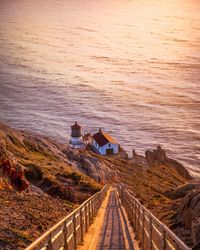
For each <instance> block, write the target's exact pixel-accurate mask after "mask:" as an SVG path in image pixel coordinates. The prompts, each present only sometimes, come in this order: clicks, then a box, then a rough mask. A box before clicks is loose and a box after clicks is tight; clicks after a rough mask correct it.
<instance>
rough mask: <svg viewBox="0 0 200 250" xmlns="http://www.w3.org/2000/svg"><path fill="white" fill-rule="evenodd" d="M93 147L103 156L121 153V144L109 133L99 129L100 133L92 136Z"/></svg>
mask: <svg viewBox="0 0 200 250" xmlns="http://www.w3.org/2000/svg"><path fill="white" fill-rule="evenodd" d="M92 138H93V140H92V145H93V147H94V149H95V150H96V151H97V152H98V153H99V154H101V155H113V154H118V153H119V144H118V143H117V142H116V141H115V140H114V139H113V138H112V137H111V136H110V135H109V134H107V133H105V132H103V131H102V130H101V129H99V132H98V133H96V134H94V135H93V136H92Z"/></svg>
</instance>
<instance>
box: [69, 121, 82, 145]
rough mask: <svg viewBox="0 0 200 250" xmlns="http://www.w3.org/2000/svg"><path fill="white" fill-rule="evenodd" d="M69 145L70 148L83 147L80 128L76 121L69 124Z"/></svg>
mask: <svg viewBox="0 0 200 250" xmlns="http://www.w3.org/2000/svg"><path fill="white" fill-rule="evenodd" d="M69 143H70V146H71V147H72V148H80V149H81V148H83V137H82V128H81V126H79V125H78V123H77V122H75V124H74V125H73V126H71V138H70V141H69Z"/></svg>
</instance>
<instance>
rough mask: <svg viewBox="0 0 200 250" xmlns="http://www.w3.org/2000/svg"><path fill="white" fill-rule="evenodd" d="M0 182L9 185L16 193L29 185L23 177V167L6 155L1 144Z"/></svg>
mask: <svg viewBox="0 0 200 250" xmlns="http://www.w3.org/2000/svg"><path fill="white" fill-rule="evenodd" d="M0 181H1V182H6V183H7V184H9V185H11V186H12V188H13V189H15V190H16V191H23V190H25V189H26V188H27V187H28V185H29V184H28V182H27V180H26V179H25V176H24V168H23V166H21V165H20V164H19V163H16V162H15V161H14V160H13V159H12V156H11V155H8V154H7V153H6V150H5V147H4V145H3V144H0Z"/></svg>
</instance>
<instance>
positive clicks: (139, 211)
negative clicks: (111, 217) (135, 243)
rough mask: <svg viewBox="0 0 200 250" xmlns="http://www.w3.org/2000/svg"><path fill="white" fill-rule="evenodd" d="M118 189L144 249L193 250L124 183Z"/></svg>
mask: <svg viewBox="0 0 200 250" xmlns="http://www.w3.org/2000/svg"><path fill="white" fill-rule="evenodd" d="M117 191H118V195H119V198H120V200H121V204H122V206H124V208H125V209H126V211H127V214H128V217H129V219H130V221H131V223H132V225H133V227H134V230H135V233H136V237H137V239H138V240H139V242H140V244H141V248H142V250H152V249H157V250H192V248H189V247H188V246H187V245H186V244H185V243H184V242H183V241H182V240H181V239H180V238H178V237H177V236H176V235H175V234H174V233H173V232H172V231H171V230H170V229H169V228H168V227H167V226H166V225H165V224H163V223H162V222H161V221H159V220H158V219H157V218H156V217H155V216H154V215H153V214H152V213H151V212H150V211H149V210H148V209H146V208H145V207H144V206H143V205H142V204H141V203H140V202H139V200H137V199H136V198H135V197H134V196H132V195H131V194H130V193H129V192H128V191H126V190H124V188H123V187H122V185H117Z"/></svg>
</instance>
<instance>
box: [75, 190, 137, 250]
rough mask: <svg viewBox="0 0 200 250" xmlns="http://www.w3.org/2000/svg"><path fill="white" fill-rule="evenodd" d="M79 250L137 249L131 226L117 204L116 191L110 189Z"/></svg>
mask: <svg viewBox="0 0 200 250" xmlns="http://www.w3.org/2000/svg"><path fill="white" fill-rule="evenodd" d="M78 249H79V250H108V249H109V250H138V249H139V248H138V246H137V242H136V241H135V240H134V234H133V231H132V227H131V226H130V225H129V223H128V218H127V216H126V213H125V211H124V209H123V208H122V207H121V205H120V204H119V199H118V197H117V191H116V190H115V189H111V190H109V192H108V195H107V197H106V199H105V200H104V202H103V204H102V206H101V208H100V210H99V212H98V215H97V217H96V218H95V220H94V223H93V224H92V225H91V227H90V228H89V231H88V233H87V234H86V237H85V239H84V245H83V246H81V247H79V248H78Z"/></svg>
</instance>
